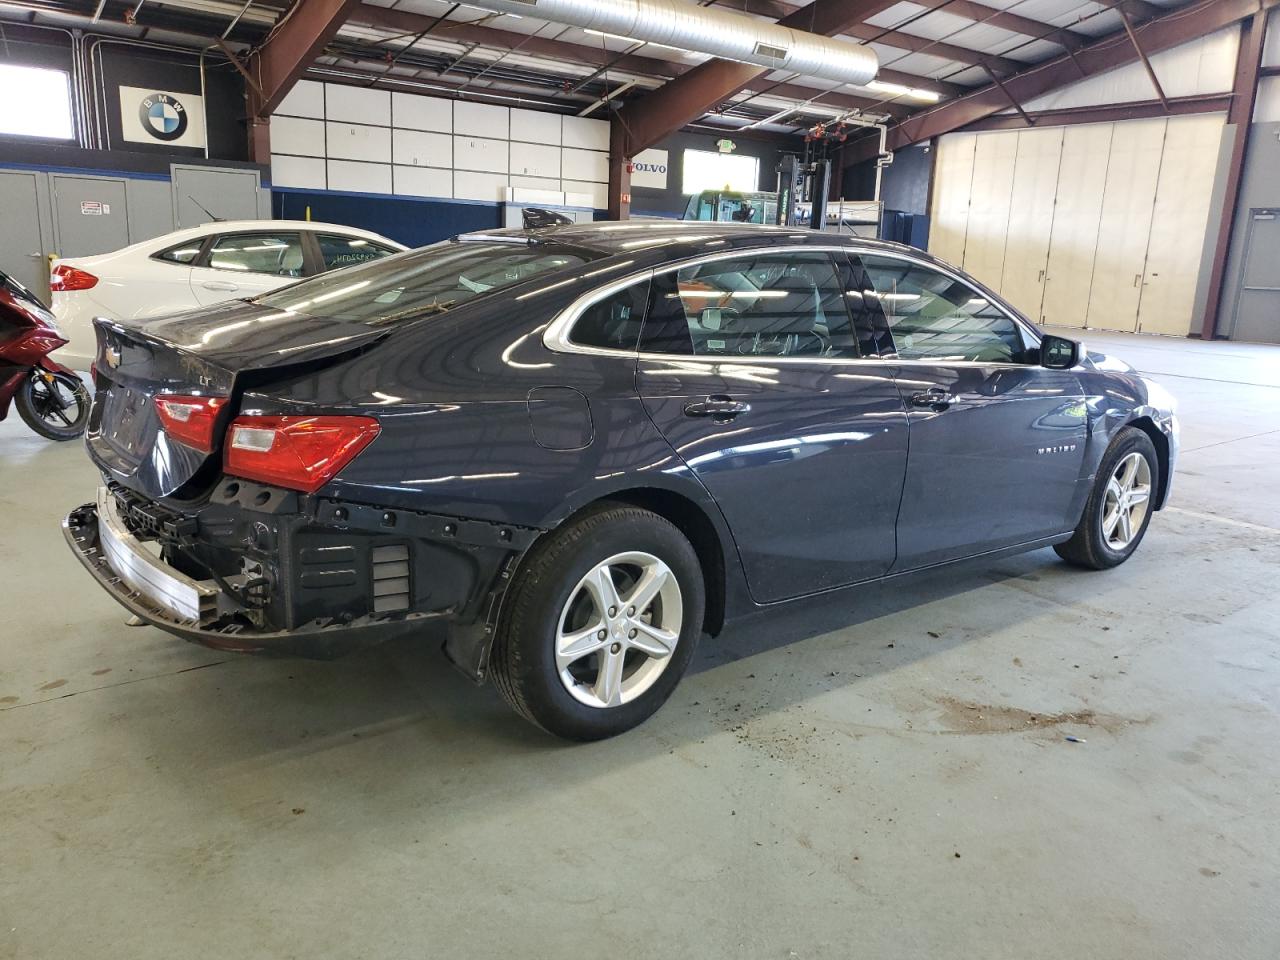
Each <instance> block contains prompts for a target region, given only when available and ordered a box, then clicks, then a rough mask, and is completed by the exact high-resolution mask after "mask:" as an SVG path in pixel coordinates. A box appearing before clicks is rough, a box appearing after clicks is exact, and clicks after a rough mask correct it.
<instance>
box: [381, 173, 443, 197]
mask: <svg viewBox="0 0 1280 960" xmlns="http://www.w3.org/2000/svg"><path fill="white" fill-rule="evenodd" d="M393 179H394V184H393V185H394V187H395V190H394V191H393V192H394V193H396V194H398V195H402V196H406V197H443V198H444V199H450V198H452V197H453V171H452V170H436V169H434V168H432V167H396V168H395V174H394V178H393Z"/></svg>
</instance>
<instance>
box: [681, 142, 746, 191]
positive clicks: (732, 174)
mask: <svg viewBox="0 0 1280 960" xmlns="http://www.w3.org/2000/svg"><path fill="white" fill-rule="evenodd" d="M758 189H760V161H759V160H758V159H756V158H755V157H738V156H734V155H733V154H732V153H712V152H711V151H709V150H686V151H685V152H684V180H683V184H682V186H681V190H682V191H683V192H684V193H701V192H702V191H703V190H732V191H734V192H736V193H750V192H752V191H755V190H758Z"/></svg>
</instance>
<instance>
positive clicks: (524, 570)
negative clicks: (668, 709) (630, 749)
mask: <svg viewBox="0 0 1280 960" xmlns="http://www.w3.org/2000/svg"><path fill="white" fill-rule="evenodd" d="M705 603H706V598H705V590H704V586H703V579H702V570H701V567H700V566H699V563H698V557H697V554H696V553H695V552H694V549H693V547H692V546H691V545H690V543H689V541H688V540H687V539H686V538H685V537H684V535H683V534H681V533H680V531H679V530H677V529H676V528H675V527H674V526H673V525H672V524H671V523H669V522H668V521H667V520H665V519H663V518H662V517H660V516H658V515H657V514H654V513H651V512H650V511H648V510H642V509H640V508H638V507H633V506H630V505H628V504H622V503H603V504H600V505H598V506H596V507H593V508H591V509H589V510H588V511H587V512H585V513H584V514H582V515H581V516H579V517H577V518H575V519H574V520H572V521H570V522H569V523H567V524H566V525H565V526H563V527H561V528H560V529H558V530H556V531H554V532H553V533H551V534H549V535H548V536H547V537H546V538H545V539H544V540H543V541H541V542H539V543H538V544H536V545H535V546H534V548H533V550H532V551H531V553H530V555H529V556H528V557H527V558H526V559H525V561H524V562H523V563H522V564H521V567H520V569H519V571H518V572H517V574H516V581H515V583H514V584H513V585H512V587H511V594H510V596H509V599H508V606H507V610H506V612H505V613H504V615H503V617H502V622H501V623H500V624H499V628H498V635H497V637H496V639H495V641H494V648H493V655H492V658H491V665H492V669H493V677H494V680H495V683H496V685H497V687H498V690H499V691H500V692H501V693H502V696H503V697H504V699H506V701H507V702H508V703H509V704H510V705H511V706H512V707H514V708H515V710H516V711H517V712H518V713H520V714H522V715H523V716H524V717H525V718H526V719H528V720H531V721H532V722H534V723H536V724H537V725H538V726H540V727H542V728H543V729H545V730H547V731H548V732H550V733H553V734H556V735H557V736H561V737H565V738H568V739H571V740H600V739H603V738H605V737H611V736H614V735H615V734H619V733H622V732H623V731H625V730H629V729H631V728H632V727H634V726H636V725H637V724H639V723H642V722H643V721H644V720H646V719H648V717H649V716H650V715H651V714H652V713H653V712H654V711H655V710H657V709H658V707H660V706H662V704H663V702H664V701H665V700H666V699H667V697H669V696H670V695H671V692H672V690H674V689H675V686H676V684H677V683H678V682H679V680H680V677H681V675H682V674H683V673H684V671H685V668H686V667H687V666H688V665H689V660H690V658H691V657H692V656H693V650H694V647H695V645H696V644H697V640H698V636H699V634H700V633H701V631H702V615H703V609H704V606H705Z"/></svg>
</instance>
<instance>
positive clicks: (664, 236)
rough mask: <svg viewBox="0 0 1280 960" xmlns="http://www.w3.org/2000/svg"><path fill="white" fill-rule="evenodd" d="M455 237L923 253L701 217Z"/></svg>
mask: <svg viewBox="0 0 1280 960" xmlns="http://www.w3.org/2000/svg"><path fill="white" fill-rule="evenodd" d="M457 239H458V240H464V241H466V240H498V241H506V242H511V243H557V244H563V245H565V246H572V247H581V248H584V249H587V250H594V251H596V252H598V253H600V254H603V255H604V256H616V255H620V254H628V255H634V256H636V257H637V259H640V258H641V257H640V255H641V254H645V256H644V257H643V259H644V260H646V261H648V262H654V261H661V260H675V259H680V258H683V257H687V256H689V255H691V254H693V253H701V252H711V250H715V249H725V248H727V249H733V248H746V247H757V246H788V247H790V246H814V245H821V246H832V245H837V246H850V247H852V246H858V247H861V248H864V249H881V250H885V251H895V250H896V251H904V250H910V252H911V253H912V254H914V255H917V256H922V257H923V259H929V257H928V255H927V254H924V253H923V251H921V250H918V249H916V248H914V247H905V246H903V245H902V244H899V243H890V242H888V241H884V240H874V239H871V238H868V237H859V236H854V235H852V234H839V233H834V232H829V231H825V230H810V229H807V228H804V227H779V226H770V225H762V224H757V223H721V222H717V221H705V220H627V221H622V222H619V221H603V220H602V221H597V222H595V223H575V224H567V225H563V226H555V227H540V228H536V229H532V230H521V229H509V230H484V231H480V232H477V233H469V234H462V235H460V236H459V237H458V238H457Z"/></svg>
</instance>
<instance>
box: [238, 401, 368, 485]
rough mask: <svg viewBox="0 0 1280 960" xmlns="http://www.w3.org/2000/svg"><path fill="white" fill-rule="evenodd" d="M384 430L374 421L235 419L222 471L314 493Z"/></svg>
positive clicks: (279, 418) (281, 418)
mask: <svg viewBox="0 0 1280 960" xmlns="http://www.w3.org/2000/svg"><path fill="white" fill-rule="evenodd" d="M381 429H382V427H381V426H379V424H378V421H377V420H374V419H373V418H372V417H236V419H235V420H233V421H232V422H231V429H230V431H228V437H229V438H230V442H228V444H227V446H226V451H225V457H224V463H223V465H224V467H225V468H226V471H227V473H229V474H231V475H232V476H236V477H244V478H246V479H248V480H258V481H261V482H262V483H272V484H275V485H276V486H280V487H288V488H289V489H290V490H301V491H302V492H303V493H315V492H316V491H317V490H319V489H320V488H321V487H323V486H324V485H325V484H326V483H328V482H329V481H330V480H332V479H333V478H334V477H335V476H337V474H338V471H339V470H341V469H342V468H343V467H345V466H346V465H347V464H348V463H350V462H351V461H352V460H354V459H355V458H356V455H357V454H359V453H360V451H361V450H363V449H364V448H365V447H367V446H368V445H369V444H371V443H373V439H374V437H376V436H377V435H378V432H379V431H380V430H381Z"/></svg>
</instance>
